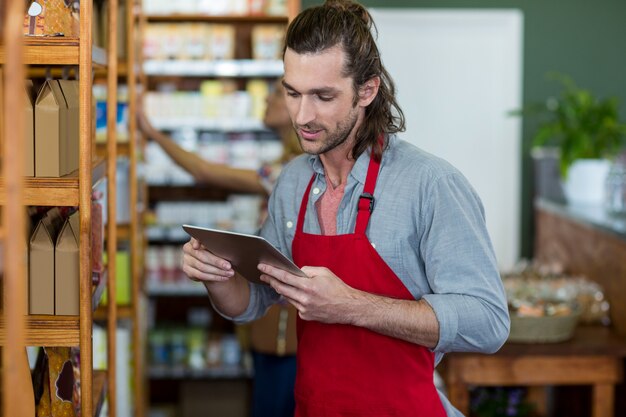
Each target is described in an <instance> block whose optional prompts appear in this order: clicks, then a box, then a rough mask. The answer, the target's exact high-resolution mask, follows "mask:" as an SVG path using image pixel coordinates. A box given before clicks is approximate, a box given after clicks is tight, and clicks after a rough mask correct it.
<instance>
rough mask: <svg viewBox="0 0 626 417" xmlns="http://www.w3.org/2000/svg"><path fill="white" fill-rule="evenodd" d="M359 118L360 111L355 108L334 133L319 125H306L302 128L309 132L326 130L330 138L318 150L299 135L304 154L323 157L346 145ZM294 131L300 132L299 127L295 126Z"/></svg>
mask: <svg viewBox="0 0 626 417" xmlns="http://www.w3.org/2000/svg"><path fill="white" fill-rule="evenodd" d="M358 118H359V114H358V110H357V109H356V108H354V109H353V111H351V112H350V113H349V114H348V118H347V120H345V121H344V122H340V123H338V124H337V127H336V128H335V129H334V130H333V131H330V130H328V129H326V128H325V127H324V126H322V125H317V124H314V123H310V124H306V125H304V126H302V127H303V128H305V129H308V130H325V131H326V132H327V134H328V136H327V137H326V139H324V141H323V142H322V143H320V144H319V148H318V149H310V147H309V146H308V145H309V141H307V140H306V139H303V138H302V137H300V134H298V140H299V142H300V147H301V148H302V150H303V151H304V152H306V153H308V154H310V155H321V154H324V153H326V152H329V151H332V150H333V149H335V148H336V147H338V146H339V145H342V144H343V143H345V142H346V140H348V137H349V136H350V133H352V131H353V130H354V127H355V126H356V124H357V121H358ZM294 129H295V130H296V132H298V126H296V125H294Z"/></svg>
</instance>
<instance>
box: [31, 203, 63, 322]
mask: <svg viewBox="0 0 626 417" xmlns="http://www.w3.org/2000/svg"><path fill="white" fill-rule="evenodd" d="M60 223H61V214H60V213H59V210H58V208H56V207H54V208H52V209H50V210H49V211H48V212H47V213H46V215H45V216H44V217H43V218H42V219H41V220H40V221H39V223H37V226H36V227H35V230H34V231H33V234H32V235H31V237H30V245H29V258H28V264H29V280H28V283H29V287H28V295H29V310H28V311H29V314H45V315H53V314H54V243H55V242H56V239H57V234H58V230H59V228H60Z"/></svg>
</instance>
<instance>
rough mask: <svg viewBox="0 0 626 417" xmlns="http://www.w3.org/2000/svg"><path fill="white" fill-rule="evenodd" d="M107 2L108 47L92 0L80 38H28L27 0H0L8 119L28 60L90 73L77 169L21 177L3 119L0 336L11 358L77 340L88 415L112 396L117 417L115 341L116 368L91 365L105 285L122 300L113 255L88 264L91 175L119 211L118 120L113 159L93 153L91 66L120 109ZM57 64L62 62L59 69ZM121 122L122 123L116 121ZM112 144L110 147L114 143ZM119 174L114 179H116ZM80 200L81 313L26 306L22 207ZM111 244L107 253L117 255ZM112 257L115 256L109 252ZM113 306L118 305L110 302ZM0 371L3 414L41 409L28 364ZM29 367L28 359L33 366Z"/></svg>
mask: <svg viewBox="0 0 626 417" xmlns="http://www.w3.org/2000/svg"><path fill="white" fill-rule="evenodd" d="M107 1H108V7H109V10H110V13H109V15H110V16H111V18H110V20H109V28H108V29H109V34H110V35H109V36H110V37H109V39H112V42H111V47H110V48H109V49H108V50H107V51H105V50H104V49H102V48H98V47H95V46H93V45H92V18H93V12H92V9H93V3H92V2H91V1H84V2H80V31H79V37H78V38H62V37H59V38H27V37H24V36H23V35H22V34H21V31H22V21H23V17H24V13H25V10H24V2H23V1H21V0H5V1H3V2H2V3H1V4H0V8H2V9H3V10H0V16H3V18H4V21H3V22H2V25H1V27H2V28H3V34H2V37H1V39H2V40H3V42H2V45H0V65H2V66H3V73H4V74H3V76H4V84H5V86H6V88H5V89H3V90H2V93H1V94H0V96H1V98H2V101H3V104H4V105H3V107H2V113H3V114H2V119H3V120H22V119H23V113H22V112H23V105H22V97H23V80H24V76H25V71H24V67H23V64H26V65H32V66H41V67H54V68H58V67H61V66H74V67H77V68H78V71H77V74H81V75H83V74H87V76H81V77H80V79H79V149H78V155H79V168H78V170H77V171H76V172H75V173H73V174H70V175H68V176H65V177H62V178H27V179H24V178H22V177H21V173H22V172H23V168H22V164H23V161H24V155H23V149H22V146H21V144H22V143H23V142H24V141H23V140H22V137H23V134H24V132H23V124H22V123H11V124H9V123H5V124H4V129H5V130H4V132H3V133H4V134H3V136H4V138H3V139H5V140H3V146H4V149H3V151H2V156H3V160H2V166H3V171H2V176H1V181H0V203H1V204H2V205H3V210H2V215H3V218H2V225H3V227H4V230H5V231H6V233H7V235H10V236H11V239H6V240H5V241H4V242H3V245H2V246H3V248H2V249H3V258H4V263H3V271H2V272H3V275H4V284H5V288H4V295H5V297H4V298H5V303H4V311H3V313H4V315H3V319H2V322H1V323H0V342H1V343H2V345H3V346H4V348H3V361H4V363H22V361H23V359H25V353H24V347H25V346H79V347H80V350H81V355H80V374H81V380H80V387H81V400H82V401H81V414H82V415H83V416H97V415H98V413H99V410H100V408H101V404H102V402H103V401H104V398H105V394H106V395H108V402H109V406H110V409H111V410H112V411H110V412H109V415H110V416H114V415H115V411H114V410H115V400H116V398H115V349H112V350H111V349H109V355H108V364H109V366H110V368H111V369H110V370H109V372H106V373H100V372H94V371H93V366H92V351H93V349H92V325H93V310H94V308H95V307H96V306H97V305H98V303H99V300H100V298H101V296H102V292H103V291H104V288H105V287H106V288H107V289H108V292H109V294H110V297H109V299H110V301H111V302H112V304H113V305H114V304H115V256H109V258H110V259H109V264H108V269H107V271H106V273H105V274H103V276H102V277H101V279H100V283H99V285H97V286H95V287H94V286H93V285H92V265H91V238H92V230H91V226H92V225H91V206H92V205H91V197H92V188H93V186H94V184H96V183H98V182H99V181H100V180H102V179H103V178H105V177H106V178H108V181H109V183H108V184H109V187H108V201H107V204H108V214H109V216H110V217H109V218H113V219H114V218H115V202H116V201H115V189H114V187H115V168H116V166H115V155H116V149H115V129H109V136H108V143H109V147H108V152H107V156H108V158H106V162H104V160H101V161H95V162H94V158H93V157H94V155H93V152H92V149H93V143H92V142H93V136H92V126H93V120H92V77H91V76H89V75H90V74H92V71H93V70H94V69H98V70H100V71H108V74H109V75H108V78H109V84H108V87H109V89H110V91H109V95H108V103H107V104H108V107H109V109H110V110H111V111H110V112H109V115H110V116H111V117H112V118H113V121H114V120H115V117H116V107H117V97H116V89H115V88H113V87H115V83H116V79H117V58H116V54H117V50H116V42H115V39H116V38H115V37H116V33H117V31H116V21H115V16H117V0H107ZM55 71H58V69H55ZM109 126H115V124H114V123H113V124H109ZM111 143H112V144H113V146H111ZM111 183H112V184H111ZM29 205H38V206H73V207H78V208H79V223H80V229H79V241H80V246H79V259H80V264H79V281H80V289H79V298H80V303H79V315H78V316H36V315H32V316H31V315H25V314H24V313H25V312H26V311H27V308H26V282H27V279H26V265H25V257H24V252H23V251H24V247H26V242H25V230H26V228H25V218H24V217H25V210H24V206H29ZM116 232H117V228H116V225H115V223H114V222H111V223H110V224H109V231H108V233H109V235H110V236H112V237H113V238H115V234H116ZM114 252H115V248H113V250H112V249H111V247H109V254H110V255H111V254H114ZM111 259H112V261H111ZM113 310H114V309H113ZM109 317H112V320H110V322H109V324H108V329H109V331H108V344H109V346H115V328H116V322H115V311H109ZM13 368H14V367H13V366H11V367H6V369H4V370H3V375H2V377H3V383H4V384H3V385H4V386H3V388H4V389H3V415H4V416H5V417H9V416H11V417H13V416H29V415H34V414H35V413H34V401H33V398H34V395H33V389H32V384H31V381H30V376H29V373H28V372H27V371H26V372H22V370H23V368H22V367H21V366H19V367H15V368H16V370H17V372H13V370H12V369H13ZM26 369H27V368H26Z"/></svg>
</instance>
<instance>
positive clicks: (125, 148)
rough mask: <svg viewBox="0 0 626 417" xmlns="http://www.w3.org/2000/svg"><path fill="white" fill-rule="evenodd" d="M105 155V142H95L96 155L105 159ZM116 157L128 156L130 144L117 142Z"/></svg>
mask: <svg viewBox="0 0 626 417" xmlns="http://www.w3.org/2000/svg"><path fill="white" fill-rule="evenodd" d="M107 153H108V152H107V144H106V142H96V155H98V156H99V157H102V158H106V156H107ZM117 156H118V157H120V156H130V144H129V143H128V142H117Z"/></svg>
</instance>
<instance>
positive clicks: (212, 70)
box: [143, 59, 284, 78]
mask: <svg viewBox="0 0 626 417" xmlns="http://www.w3.org/2000/svg"><path fill="white" fill-rule="evenodd" d="M143 71H144V73H145V74H146V75H152V76H186V77H237V78H239V77H271V78H274V77H280V76H281V75H283V72H284V70H283V61H282V60H255V59H224V60H215V61H205V60H156V59H150V60H146V61H144V63H143Z"/></svg>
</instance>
